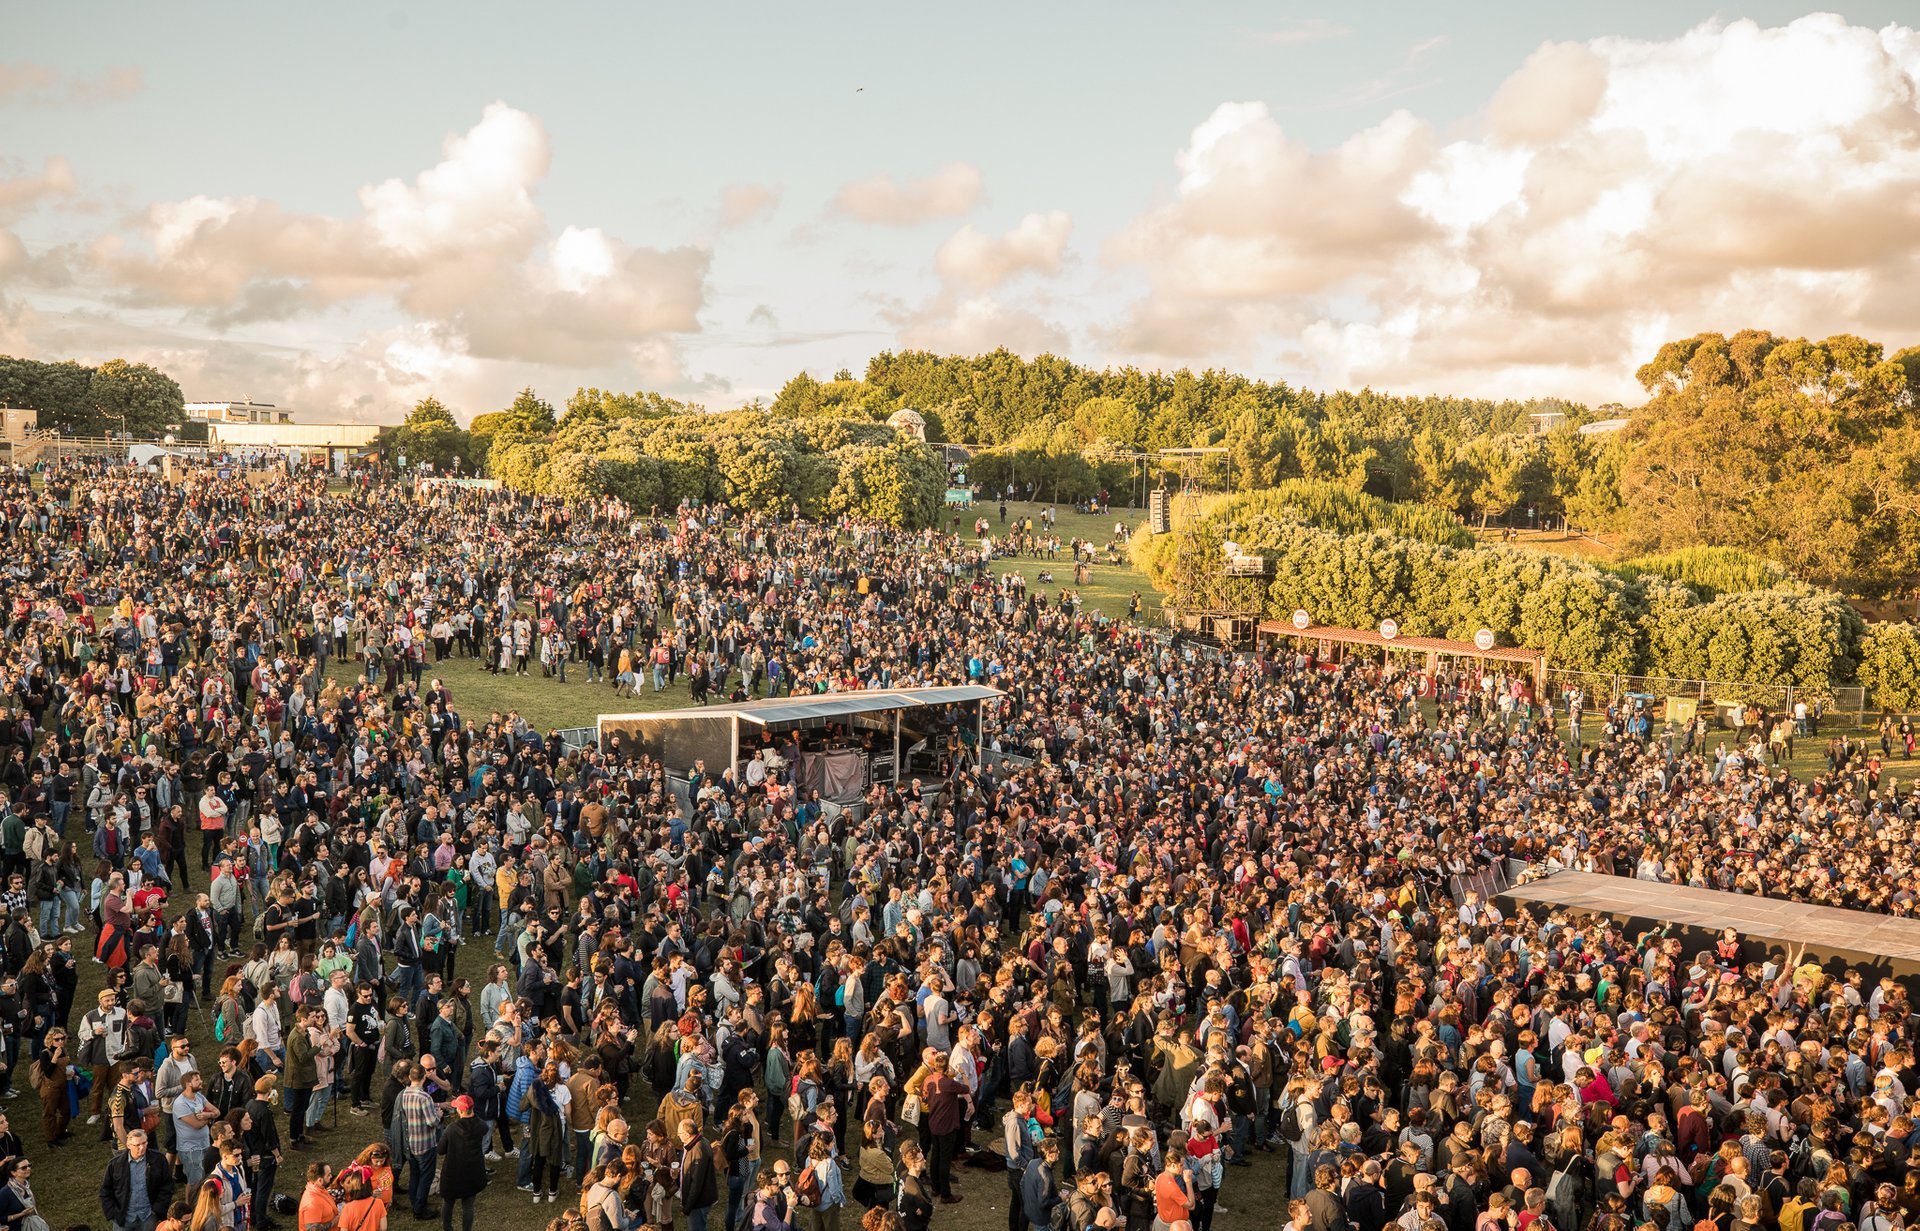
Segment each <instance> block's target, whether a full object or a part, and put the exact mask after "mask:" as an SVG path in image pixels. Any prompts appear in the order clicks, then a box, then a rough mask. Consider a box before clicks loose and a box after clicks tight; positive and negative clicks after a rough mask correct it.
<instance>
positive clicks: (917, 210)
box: [834, 162, 982, 227]
mask: <svg viewBox="0 0 1920 1231" xmlns="http://www.w3.org/2000/svg"><path fill="white" fill-rule="evenodd" d="M981 196H982V191H981V181H980V168H978V167H976V166H973V165H972V164H971V163H964V162H950V163H948V164H947V165H946V166H944V167H941V168H940V169H939V170H937V171H935V172H934V173H933V174H932V175H929V176H927V177H926V178H925V179H918V180H908V181H906V182H905V183H899V182H896V181H895V180H894V178H893V177H892V176H891V175H875V176H871V177H869V178H867V179H863V180H855V181H854V182H853V183H851V184H847V185H845V186H844V187H842V188H841V189H840V192H839V195H837V196H836V197H835V198H834V208H835V209H836V210H838V211H839V212H840V213H843V214H847V215H849V216H851V217H854V218H858V219H859V220H861V221H862V222H877V223H883V224H885V225H887V226H899V227H906V226H917V225H919V224H920V223H923V222H931V221H933V220H934V219H936V218H957V217H959V216H960V215H962V214H964V213H966V212H968V211H969V210H971V209H972V208H973V207H974V206H976V205H978V204H979V203H980V200H981Z"/></svg>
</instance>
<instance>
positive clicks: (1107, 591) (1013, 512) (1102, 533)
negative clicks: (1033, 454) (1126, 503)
mask: <svg viewBox="0 0 1920 1231" xmlns="http://www.w3.org/2000/svg"><path fill="white" fill-rule="evenodd" d="M1047 507H1048V506H1047V505H1044V504H1031V503H1024V502H1018V501H1010V502H1009V503H1008V504H1007V520H1006V521H1005V522H1002V521H1001V520H1000V508H999V506H998V505H997V504H980V505H976V506H975V507H974V508H973V509H972V510H971V511H967V512H963V513H962V515H961V529H962V531H963V532H969V533H970V532H971V530H972V526H973V522H974V519H976V518H979V517H985V518H986V519H987V521H988V523H989V524H990V525H991V527H992V529H991V533H992V534H993V535H994V536H995V537H996V538H998V537H999V536H1001V535H1002V534H1005V533H1007V531H1008V530H1009V529H1010V528H1011V527H1012V526H1013V524H1014V523H1015V522H1016V521H1023V520H1025V519H1026V518H1029V517H1031V518H1032V519H1033V524H1034V529H1035V532H1036V533H1038V532H1039V530H1040V527H1041V525H1042V524H1043V523H1042V521H1041V514H1042V513H1043V512H1044V511H1045V510H1046V508H1047ZM1055 507H1056V508H1058V510H1059V516H1058V519H1057V520H1056V522H1055V523H1054V524H1055V529H1056V531H1057V532H1058V533H1059V535H1060V555H1059V558H1058V559H1054V560H1048V559H1045V558H1040V559H1036V558H1034V557H1032V556H1023V557H1013V558H1003V559H998V560H995V561H994V562H993V564H992V569H993V572H994V574H995V575H996V576H1005V575H1006V574H1008V573H1015V572H1017V573H1019V574H1020V575H1021V576H1023V577H1025V578H1026V579H1027V588H1028V589H1029V590H1030V591H1045V592H1046V594H1047V595H1048V597H1049V598H1058V597H1059V596H1060V591H1061V590H1062V589H1066V590H1072V589H1074V588H1075V587H1074V584H1073V557H1072V554H1071V552H1070V551H1069V548H1070V547H1071V545H1072V543H1073V540H1074V539H1075V538H1080V539H1088V540H1091V541H1092V542H1093V543H1094V545H1095V547H1096V548H1097V549H1098V552H1097V555H1096V559H1097V560H1099V561H1100V563H1097V564H1095V565H1094V566H1093V574H1092V578H1091V580H1090V581H1088V583H1087V584H1086V585H1084V586H1080V587H1079V588H1078V589H1079V594H1080V599H1081V603H1082V605H1083V606H1084V607H1085V608H1087V609H1090V610H1093V611H1098V612H1101V613H1102V614H1104V615H1107V616H1111V617H1113V618H1115V619H1119V618H1122V617H1124V616H1125V615H1126V614H1127V600H1128V599H1129V598H1130V597H1132V596H1133V595H1135V594H1138V595H1139V596H1140V610H1141V615H1142V618H1143V619H1145V620H1146V621H1147V622H1149V623H1157V622H1158V620H1159V615H1160V593H1159V591H1157V590H1155V589H1154V588H1153V587H1152V586H1151V585H1149V584H1147V579H1146V578H1145V577H1144V576H1142V575H1141V573H1140V570H1139V569H1137V568H1135V567H1134V566H1133V564H1132V562H1131V561H1129V560H1128V559H1127V548H1126V544H1125V543H1124V542H1120V543H1118V544H1117V547H1118V549H1119V552H1120V563H1119V564H1117V565H1114V564H1108V563H1106V562H1105V561H1106V558H1107V555H1106V550H1105V549H1106V546H1107V544H1108V543H1109V542H1111V541H1113V527H1114V523H1115V522H1129V523H1131V524H1132V525H1133V526H1134V528H1135V529H1136V530H1138V529H1139V527H1141V526H1142V525H1144V524H1145V519H1144V518H1142V517H1141V516H1140V514H1139V512H1138V511H1137V510H1130V509H1115V510H1114V511H1113V512H1112V513H1110V514H1108V515H1107V516H1105V517H1095V516H1093V515H1092V514H1089V513H1076V512H1074V511H1073V506H1072V505H1065V506H1055ZM1042 569H1051V570H1052V571H1053V576H1054V580H1053V584H1051V585H1042V584H1040V582H1039V581H1037V580H1036V578H1037V577H1038V575H1039V573H1040V571H1041V570H1042Z"/></svg>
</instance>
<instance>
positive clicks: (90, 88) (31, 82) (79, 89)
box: [0, 61, 147, 107]
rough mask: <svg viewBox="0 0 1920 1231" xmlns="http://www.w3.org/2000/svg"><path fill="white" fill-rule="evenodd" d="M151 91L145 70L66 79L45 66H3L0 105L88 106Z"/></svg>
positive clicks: (111, 70)
mask: <svg viewBox="0 0 1920 1231" xmlns="http://www.w3.org/2000/svg"><path fill="white" fill-rule="evenodd" d="M146 88H147V75H146V71H145V70H144V69H140V68H135V67H130V66H126V65H121V66H117V67H111V68H108V69H107V70H106V71H105V72H103V73H101V74H100V75H99V76H97V77H83V76H80V75H79V74H74V75H71V76H63V75H62V74H61V73H60V72H59V71H58V70H57V69H54V68H51V67H49V66H48V65H45V64H35V63H31V62H28V61H21V62H19V63H14V64H0V104H13V105H16V106H23V107H57V106H62V105H65V106H75V107H87V106H93V105H95V104H97V103H110V102H117V101H119V100H120V99H123V98H132V97H133V96H134V95H136V94H138V93H140V92H141V91H142V90H144V89H146Z"/></svg>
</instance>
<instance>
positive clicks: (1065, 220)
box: [933, 209, 1073, 291]
mask: <svg viewBox="0 0 1920 1231" xmlns="http://www.w3.org/2000/svg"><path fill="white" fill-rule="evenodd" d="M1072 230H1073V218H1072V216H1071V215H1069V214H1068V213H1067V211H1065V210H1063V209H1056V210H1050V211H1048V212H1047V213H1044V214H1028V215H1027V216H1026V217H1024V218H1022V219H1021V220H1020V221H1019V223H1018V224H1017V225H1015V226H1014V228H1013V229H1012V230H1010V231H1008V232H1007V233H1006V234H1005V235H1000V236H993V235H986V234H983V233H982V232H980V231H977V230H975V229H974V228H973V226H972V225H971V224H969V225H967V226H963V227H961V228H960V229H959V230H958V231H956V232H954V234H953V237H952V238H951V239H949V240H947V242H946V243H944V244H942V245H940V251H939V252H938V253H936V254H935V256H934V259H933V267H934V269H935V270H936V271H937V272H938V273H939V275H940V276H941V278H943V279H945V280H946V281H948V282H951V283H954V284H956V285H959V286H964V287H968V288H970V289H972V290H976V291H984V290H991V289H992V288H994V287H996V286H998V285H1000V284H1001V283H1002V282H1005V281H1006V280H1007V279H1009V278H1012V277H1014V276H1016V275H1018V274H1021V273H1024V272H1026V271H1028V270H1037V271H1040V272H1043V273H1058V272H1059V270H1060V261H1061V258H1062V257H1063V256H1064V255H1065V254H1066V250H1067V235H1068V234H1069V233H1070V232H1071V231H1072Z"/></svg>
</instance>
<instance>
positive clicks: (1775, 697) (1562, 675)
mask: <svg viewBox="0 0 1920 1231" xmlns="http://www.w3.org/2000/svg"><path fill="white" fill-rule="evenodd" d="M1547 686H1548V688H1549V690H1550V695H1552V696H1553V697H1555V698H1559V697H1561V696H1563V695H1564V694H1565V693H1566V690H1567V689H1569V688H1574V687H1578V688H1579V689H1580V690H1581V691H1582V692H1584V693H1585V694H1586V697H1587V707H1588V709H1589V711H1591V710H1592V709H1593V707H1595V706H1598V705H1605V704H1609V703H1612V702H1617V701H1621V700H1623V699H1625V698H1626V697H1628V696H1630V695H1639V696H1649V697H1653V698H1655V699H1663V698H1666V697H1684V698H1687V699H1690V700H1694V701H1698V702H1699V703H1700V705H1701V708H1703V709H1705V708H1706V707H1707V706H1709V705H1711V704H1712V703H1713V702H1716V701H1718V702H1732V701H1739V702H1741V703H1743V704H1746V705H1749V706H1759V707H1761V708H1763V709H1767V710H1772V711H1775V712H1785V711H1787V710H1791V709H1792V708H1793V706H1794V703H1795V702H1796V701H1799V700H1803V699H1804V700H1805V701H1806V702H1807V704H1808V705H1809V706H1811V707H1814V708H1816V709H1817V711H1818V712H1819V713H1820V714H1823V715H1825V714H1840V715H1849V714H1850V715H1852V716H1853V721H1854V724H1855V725H1856V726H1858V725H1864V724H1865V722H1866V715H1867V711H1868V709H1869V705H1868V698H1867V690H1866V689H1864V688H1862V687H1860V686H1859V685H1857V684H1849V685H1845V686H1836V687H1832V688H1828V689H1827V690H1826V691H1825V693H1824V694H1823V695H1818V696H1815V695H1809V694H1807V693H1806V692H1805V690H1803V689H1797V688H1795V687H1794V686H1793V685H1791V684H1738V683H1733V682H1731V681H1727V680H1676V679H1669V678H1666V677H1664V676H1657V675H1607V674H1604V673H1601V672H1597V671H1569V670H1566V669H1564V668H1560V667H1555V668H1552V669H1550V670H1549V671H1548V672H1547Z"/></svg>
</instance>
